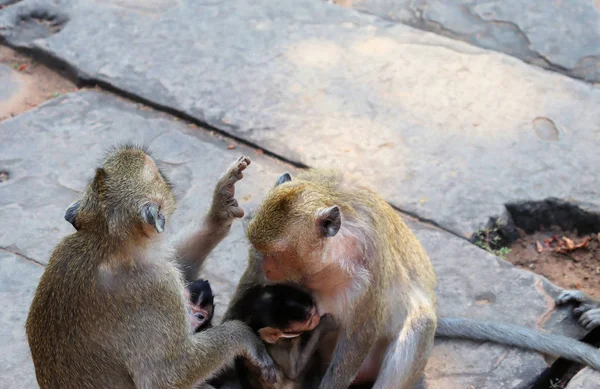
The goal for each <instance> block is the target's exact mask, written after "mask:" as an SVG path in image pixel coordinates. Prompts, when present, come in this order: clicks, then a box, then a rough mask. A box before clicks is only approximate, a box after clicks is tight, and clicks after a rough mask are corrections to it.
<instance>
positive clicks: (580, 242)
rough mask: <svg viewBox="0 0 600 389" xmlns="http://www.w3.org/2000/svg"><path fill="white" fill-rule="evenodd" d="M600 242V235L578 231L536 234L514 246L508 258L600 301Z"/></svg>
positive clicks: (523, 238) (522, 236)
mask: <svg viewBox="0 0 600 389" xmlns="http://www.w3.org/2000/svg"><path fill="white" fill-rule="evenodd" d="M565 238H566V239H565ZM599 239H600V236H599V234H590V235H582V236H577V233H576V232H565V231H561V230H560V229H551V230H550V231H544V232H536V233H535V234H533V235H526V234H524V233H523V234H521V238H520V239H519V240H517V241H516V242H515V243H513V244H512V245H511V246H510V249H511V251H510V252H509V253H508V254H507V255H506V259H507V260H508V261H509V262H511V263H512V264H514V265H516V266H518V267H521V268H524V269H528V270H531V271H533V272H535V273H537V274H541V275H543V276H545V277H546V278H548V279H549V280H550V281H552V282H553V283H555V284H556V285H558V286H560V287H562V288H568V289H580V290H581V291H583V292H584V293H587V294H589V295H590V296H593V297H596V298H600V240H599ZM586 241H587V243H586ZM578 246H581V247H579V248H577V247H578Z"/></svg>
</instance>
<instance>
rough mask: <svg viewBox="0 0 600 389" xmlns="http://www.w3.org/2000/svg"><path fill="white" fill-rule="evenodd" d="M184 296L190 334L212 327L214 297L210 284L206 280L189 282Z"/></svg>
mask: <svg viewBox="0 0 600 389" xmlns="http://www.w3.org/2000/svg"><path fill="white" fill-rule="evenodd" d="M184 295H185V299H186V302H187V310H188V319H189V322H190V327H191V330H192V332H200V331H204V330H205V329H207V328H210V327H212V317H213V314H214V295H213V292H212V288H211V287H210V283H209V282H208V281H206V280H196V281H194V282H191V283H190V284H189V285H188V286H187V288H186V289H185V291H184Z"/></svg>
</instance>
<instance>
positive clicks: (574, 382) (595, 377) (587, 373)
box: [566, 367, 600, 389]
mask: <svg viewBox="0 0 600 389" xmlns="http://www.w3.org/2000/svg"><path fill="white" fill-rule="evenodd" d="M590 388H600V372H597V371H595V370H593V369H591V368H589V367H586V368H585V369H583V370H580V371H579V373H577V374H576V375H575V377H573V378H572V379H571V381H569V383H568V384H567V388H566V389H590Z"/></svg>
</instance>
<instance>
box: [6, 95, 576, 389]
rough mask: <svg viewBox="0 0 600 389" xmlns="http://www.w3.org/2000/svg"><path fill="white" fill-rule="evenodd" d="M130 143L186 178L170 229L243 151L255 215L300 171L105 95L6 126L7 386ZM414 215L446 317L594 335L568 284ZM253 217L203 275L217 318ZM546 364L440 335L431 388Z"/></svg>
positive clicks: (506, 378) (506, 383)
mask: <svg viewBox="0 0 600 389" xmlns="http://www.w3.org/2000/svg"><path fill="white" fill-rule="evenodd" d="M192 127H193V126H192ZM126 141H135V142H138V143H145V144H147V145H149V146H150V147H151V148H152V149H153V150H154V154H155V157H156V159H157V160H158V161H159V163H160V164H161V165H162V166H163V168H164V169H165V171H166V173H167V174H168V175H169V177H170V178H171V180H172V181H173V183H174V184H175V187H176V190H177V195H178V199H179V201H180V203H179V208H178V213H177V214H176V216H175V218H174V221H173V223H171V224H169V225H168V226H167V233H170V232H172V231H174V230H176V229H178V228H180V227H181V226H182V225H183V224H184V223H186V222H188V221H192V220H197V219H198V218H199V217H201V215H203V213H204V211H205V210H206V209H207V207H208V204H209V201H210V195H211V191H212V188H213V185H214V183H215V182H216V180H217V178H218V176H219V174H220V173H221V172H222V171H224V170H225V168H226V167H227V166H228V165H229V164H230V163H231V161H233V160H234V159H235V158H236V157H237V156H238V155H240V154H246V155H249V156H250V157H251V158H253V163H252V165H251V166H250V167H249V168H248V170H247V173H245V177H244V179H243V180H242V181H241V182H240V183H239V184H238V185H239V186H238V189H236V193H237V195H238V199H239V200H240V202H241V204H242V205H243V207H244V208H246V211H250V212H251V210H252V209H253V208H254V207H255V206H256V205H257V204H258V202H259V201H260V200H261V198H262V197H263V196H264V194H265V193H266V191H267V190H268V189H269V188H270V187H271V186H272V184H273V183H274V182H275V180H276V178H277V177H278V176H279V175H280V174H281V173H282V172H285V171H290V172H291V173H292V174H294V173H295V172H296V170H295V169H294V168H292V167H290V166H288V165H285V164H282V163H279V162H277V161H274V160H272V159H270V158H267V157H264V156H261V155H259V154H256V153H254V151H253V150H252V149H248V148H247V147H245V146H240V145H238V146H237V147H236V148H235V149H234V150H228V149H227V146H228V145H229V144H230V141H228V140H223V139H219V137H215V136H213V135H210V134H209V133H207V132H206V131H204V130H202V129H199V128H191V127H190V126H189V125H188V124H185V123H182V122H181V121H176V120H173V119H172V118H171V117H169V116H167V115H164V114H159V113H156V112H153V111H151V110H148V109H146V108H144V107H141V106H139V105H137V104H132V103H128V102H125V101H123V100H121V99H118V98H116V97H114V96H111V95H109V94H106V93H102V92H97V91H85V92H78V93H72V94H67V95H64V96H61V97H59V98H56V99H54V100H52V101H50V102H47V103H46V104H44V105H42V106H40V107H38V108H35V109H33V110H31V111H29V112H27V113H24V114H22V115H20V116H18V117H16V118H14V119H11V120H9V121H5V122H3V123H0V143H1V144H2V145H4V146H5V147H4V148H3V152H2V154H1V155H0V169H6V170H8V171H9V172H10V173H11V176H10V177H11V178H10V179H9V180H8V181H6V182H4V183H0V220H3V221H4V222H5V225H8V226H9V228H3V229H2V230H0V247H2V249H1V250H0V281H2V282H0V297H2V298H1V299H0V301H1V302H2V303H1V304H3V305H2V308H3V309H2V310H1V312H2V315H1V316H0V318H1V322H0V328H1V329H0V331H1V332H0V334H2V341H3V344H9V345H10V347H9V348H7V349H2V351H1V352H0V362H1V363H2V366H9V369H8V370H6V369H3V370H2V372H0V380H1V381H0V382H2V383H3V384H6V383H8V384H7V385H8V386H6V387H7V388H23V387H27V388H33V387H35V384H34V378H33V370H32V365H31V361H30V360H29V359H28V350H27V344H26V342H25V337H24V328H23V326H24V320H25V317H26V312H27V310H28V304H29V302H30V299H31V296H32V293H33V289H34V288H35V284H36V282H37V279H38V278H39V276H40V273H41V266H40V265H38V264H35V263H34V262H33V261H35V262H38V263H40V264H45V263H47V260H48V257H49V254H50V251H51V249H52V248H53V246H54V245H56V244H57V243H58V242H59V240H60V239H61V238H62V237H63V236H65V235H66V234H68V233H71V232H72V231H73V230H72V227H71V226H70V225H69V224H68V223H67V222H66V221H64V220H63V214H64V210H65V208H66V207H67V206H68V205H69V204H70V203H71V202H72V201H73V200H75V199H76V198H77V196H78V193H79V191H81V190H82V189H83V188H84V185H85V183H86V182H87V180H88V179H90V178H91V175H92V173H93V169H94V167H95V166H96V163H97V161H98V160H99V159H100V158H101V157H102V155H103V154H104V150H105V149H106V148H108V147H110V146H112V145H114V144H116V143H119V142H126ZM82 150H84V151H85V152H82ZM250 212H248V213H250ZM405 219H406V220H407V222H408V223H409V225H410V226H411V228H413V230H414V231H415V233H416V234H417V236H418V238H419V239H420V240H421V242H422V243H423V245H424V246H425V248H426V249H427V251H428V253H429V255H430V256H431V259H432V261H433V263H434V266H435V269H436V272H437V274H438V279H439V285H438V296H439V311H440V314H441V315H443V316H454V317H474V318H480V319H492V320H498V321H502V322H508V323H516V324H522V325H526V326H529V327H537V328H540V329H544V330H547V331H551V332H554V333H561V334H566V335H569V336H577V337H579V336H582V335H583V333H582V332H581V329H580V328H579V327H578V326H577V325H576V324H575V322H574V321H573V320H572V319H571V318H569V317H568V315H569V309H568V307H565V308H561V309H559V310H555V309H554V304H553V297H555V296H557V295H558V293H559V292H560V291H559V289H558V288H556V287H555V286H553V285H552V284H550V283H549V282H548V281H547V280H545V279H543V278H541V277H539V276H537V275H534V274H533V273H530V272H526V271H522V270H518V269H516V268H514V267H513V266H512V265H510V264H508V263H507V262H505V261H503V260H500V259H498V258H496V257H494V256H492V255H491V254H489V253H487V252H485V251H483V250H481V249H479V248H477V247H476V246H474V245H472V244H470V243H468V242H467V241H466V240H463V239H460V238H458V237H456V236H454V235H452V234H449V233H447V232H445V231H442V230H440V229H437V228H433V227H430V226H427V225H424V224H422V223H420V222H416V221H414V220H412V219H410V218H407V217H405ZM242 224H243V223H240V222H238V223H235V224H234V227H233V229H232V232H231V234H230V236H229V237H228V238H227V239H226V240H225V241H224V242H223V243H222V244H221V245H220V246H219V247H218V248H217V250H216V251H215V252H214V253H213V254H212V256H211V258H210V259H209V261H208V265H207V267H206V269H205V272H204V273H205V274H204V276H205V277H206V278H208V279H209V280H210V281H211V283H212V285H213V287H214V288H215V290H216V294H217V299H216V302H217V316H220V315H221V314H222V311H223V309H224V307H225V306H226V304H227V301H228V299H229V298H230V297H231V293H232V292H233V290H234V288H235V284H236V282H237V281H238V279H239V277H240V276H241V273H242V271H243V269H244V266H245V261H246V249H247V242H246V240H245V238H244V235H243V226H242ZM11 251H12V252H14V253H18V254H19V256H16V255H13V254H12V253H10V252H11ZM26 258H29V260H27V259H26ZM545 367H546V363H545V361H544V359H543V358H542V357H541V356H540V355H538V354H536V353H531V352H525V351H521V350H518V349H514V348H505V347H502V346H497V345H490V344H481V343H470V342H463V341H448V340H438V341H437V342H436V346H435V348H434V352H433V355H432V357H431V360H430V362H429V364H428V367H427V370H426V374H425V384H426V388H427V389H447V388H468V387H474V388H478V389H488V388H489V389H498V388H507V389H508V388H511V389H513V388H519V387H524V385H525V384H526V383H528V382H530V381H531V380H533V379H535V377H536V376H537V375H538V374H539V373H540V372H541V371H542V370H543V369H544V368H545ZM25 384H27V385H25ZM3 387H4V386H3Z"/></svg>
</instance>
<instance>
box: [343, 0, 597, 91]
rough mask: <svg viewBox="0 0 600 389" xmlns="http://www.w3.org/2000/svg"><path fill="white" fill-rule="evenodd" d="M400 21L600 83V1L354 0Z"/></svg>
mask: <svg viewBox="0 0 600 389" xmlns="http://www.w3.org/2000/svg"><path fill="white" fill-rule="evenodd" d="M338 3H342V4H343V5H345V6H350V7H353V8H354V9H357V10H359V11H362V12H367V13H370V14H374V15H378V16H381V17H382V18H385V19H388V20H392V21H399V22H402V23H405V24H408V25H410V26H413V27H416V28H419V29H423V30H426V31H431V32H435V33H438V34H441V35H445V36H448V37H450V38H453V39H460V40H462V41H465V42H468V43H471V44H474V45H476V46H479V47H483V48H486V49H491V50H496V51H500V52H503V53H506V54H509V55H512V56H515V57H517V58H520V59H522V60H524V61H526V62H529V63H532V64H535V65H538V66H541V67H544V68H547V69H551V70H554V71H557V72H560V73H563V74H567V75H569V76H571V77H576V78H580V79H583V80H585V81H588V82H593V83H597V82H600V44H599V43H598V42H599V41H600V3H599V2H598V1H592V0H571V1H564V0H559V1H547V0H528V1H523V0H495V1H475V0H416V1H415V0H355V1H352V0H350V1H342V2H339V1H338Z"/></svg>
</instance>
